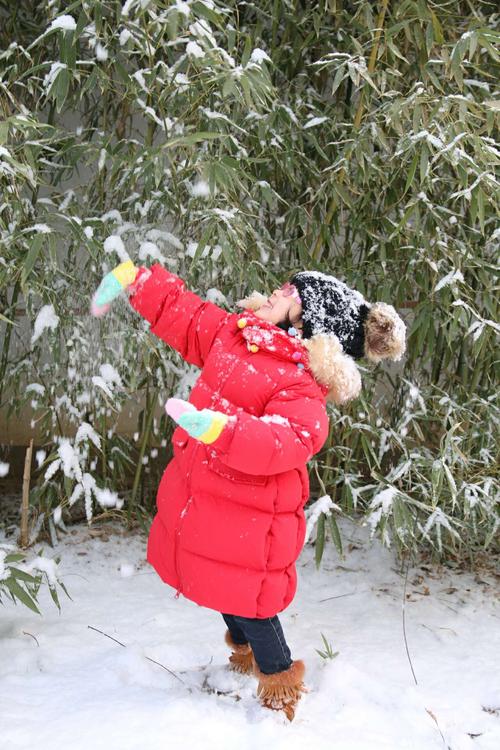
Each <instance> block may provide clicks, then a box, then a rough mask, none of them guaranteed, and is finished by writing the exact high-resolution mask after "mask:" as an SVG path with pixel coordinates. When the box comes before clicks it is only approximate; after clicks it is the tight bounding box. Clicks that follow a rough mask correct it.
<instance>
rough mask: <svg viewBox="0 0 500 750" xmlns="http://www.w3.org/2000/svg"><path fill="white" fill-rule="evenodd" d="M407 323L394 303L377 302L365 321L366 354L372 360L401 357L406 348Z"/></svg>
mask: <svg viewBox="0 0 500 750" xmlns="http://www.w3.org/2000/svg"><path fill="white" fill-rule="evenodd" d="M405 339H406V328H405V324H404V323H403V321H402V320H401V318H400V317H399V315H398V314H397V312H396V310H395V309H394V308H393V306H392V305H386V304H385V302H375V304H374V305H371V307H370V309H369V311H368V315H367V317H366V321H365V347H364V348H365V355H366V357H367V358H368V359H369V360H371V361H372V362H380V361H381V360H382V359H386V358H389V359H393V360H395V361H397V360H399V359H401V357H402V356H403V354H404V352H405V349H406V340H405Z"/></svg>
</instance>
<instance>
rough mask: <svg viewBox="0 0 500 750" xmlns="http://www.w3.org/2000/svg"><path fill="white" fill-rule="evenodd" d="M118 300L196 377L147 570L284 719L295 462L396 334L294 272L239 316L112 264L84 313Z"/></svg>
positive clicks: (389, 318)
mask: <svg viewBox="0 0 500 750" xmlns="http://www.w3.org/2000/svg"><path fill="white" fill-rule="evenodd" d="M122 288H128V292H129V295H130V302H131V304H132V307H134V308H135V310H137V312H139V313H140V314H141V315H142V316H143V317H144V318H146V320H148V321H149V322H150V324H151V328H150V330H151V332H152V333H154V334H156V335H157V336H159V337H160V338H162V339H163V340H164V341H166V342H167V343H168V344H170V346H172V347H174V348H175V349H176V350H177V351H178V352H180V354H181V355H182V356H183V358H184V359H185V360H186V361H187V362H189V363H191V364H195V365H197V366H198V367H200V368H202V371H201V374H200V377H199V378H198V380H197V382H196V384H195V386H194V388H193V390H192V392H191V394H190V397H189V404H187V402H180V403H179V400H178V399H171V400H170V401H169V402H167V410H168V412H169V413H170V414H171V415H173V416H174V417H175V418H176V420H177V421H178V423H179V427H177V429H176V430H175V432H174V434H173V438H172V442H173V453H174V457H173V459H172V461H171V462H170V463H169V464H168V466H167V467H166V469H165V472H164V474H163V477H162V479H161V482H160V486H159V488H158V495H157V507H158V513H157V515H156V516H155V518H154V520H153V524H152V526H151V531H150V535H149V541H148V552H147V558H148V561H149V562H150V563H151V564H152V565H153V567H154V568H155V569H156V570H157V572H158V573H159V575H160V576H161V578H162V580H163V581H165V582H166V583H168V584H170V585H171V586H173V587H174V588H175V589H176V591H177V594H176V596H179V594H181V593H182V594H183V595H184V596H185V597H187V598H188V599H191V600H192V601H194V602H197V603H198V604H199V605H203V606H205V607H210V608H212V609H215V610H217V611H219V612H221V613H222V616H223V618H224V621H225V623H226V625H227V632H226V635H225V640H226V643H227V644H228V646H229V647H230V648H231V649H232V655H231V656H230V657H229V662H230V668H232V669H234V670H236V671H239V672H246V673H252V672H253V674H254V675H255V676H256V677H257V678H258V688H257V694H258V696H259V697H260V700H261V703H262V704H263V705H264V706H266V707H267V708H271V709H275V710H283V711H284V712H285V714H286V716H287V717H288V719H290V720H292V719H293V716H294V713H295V707H296V704H297V701H298V700H299V699H300V696H301V693H302V692H304V690H305V688H304V684H303V678H304V671H305V668H304V663H303V662H302V661H300V660H295V661H294V660H292V658H291V653H290V649H289V647H288V645H287V643H286V641H285V637H284V635H283V630H282V628H281V625H280V622H279V619H278V616H277V614H278V613H279V612H282V611H283V610H284V609H285V608H286V607H287V606H288V605H289V604H290V602H291V601H292V599H293V597H294V595H295V590H296V585H297V577H296V570H295V561H296V560H297V558H298V556H299V554H300V551H301V549H302V546H303V542H304V536H305V521H304V512H303V506H304V504H305V503H306V502H307V500H308V498H309V482H308V475H307V469H306V463H307V462H308V461H309V460H310V459H311V458H312V456H313V455H314V454H315V453H317V452H318V451H319V450H320V448H321V447H322V445H323V443H324V442H325V440H326V438H327V435H328V417H327V412H326V408H325V405H326V401H327V400H328V399H331V400H333V401H334V402H335V403H338V404H339V403H344V402H346V401H348V400H349V399H352V398H354V397H356V396H357V395H358V393H359V390H360V387H361V378H360V375H359V371H358V368H357V367H356V364H355V362H354V360H355V359H358V358H360V357H363V356H366V357H368V358H369V359H371V360H373V361H376V362H378V361H380V360H381V359H383V358H385V357H391V358H392V359H399V358H400V356H401V354H402V353H403V351H404V347H405V328H404V324H403V322H402V320H401V318H400V317H399V316H398V315H397V313H396V311H395V310H394V308H393V307H391V306H389V305H386V304H384V303H376V304H374V305H370V304H369V303H367V302H366V301H365V300H364V298H363V296H362V295H361V294H359V292H356V291H354V290H352V289H350V288H349V287H347V286H346V285H345V284H343V283H342V282H340V281H339V280H338V279H336V278H334V277H333V276H327V275H325V274H322V273H318V272H314V271H313V272H309V271H303V272H300V273H297V274H296V275H295V276H293V278H292V279H291V282H290V283H286V284H284V286H282V287H281V288H280V289H276V290H275V291H274V292H273V293H272V295H271V296H270V297H269V298H267V297H265V296H263V295H261V294H258V293H256V292H254V293H253V294H252V295H251V297H249V298H247V299H246V300H243V301H242V302H241V303H240V305H241V306H242V307H244V312H243V313H242V314H237V313H232V314H231V313H228V312H226V311H224V310H222V309H221V308H219V307H217V306H216V305H214V304H212V303H211V302H205V301H203V300H202V299H200V297H198V296H197V295H196V294H193V293H192V292H190V291H188V290H186V288H185V286H184V283H183V281H182V280H181V279H180V278H178V277H177V276H176V275H174V274H173V273H170V272H169V271H167V270H165V269H164V268H163V267H162V266H161V265H158V264H156V265H153V266H152V268H151V269H150V270H147V269H145V268H141V269H139V270H137V269H136V268H135V266H133V264H132V262H131V261H128V262H126V263H122V264H121V265H120V266H118V267H117V269H115V270H114V271H113V272H111V274H108V276H107V277H105V279H104V280H103V282H102V284H101V286H100V287H99V290H98V292H97V293H96V296H95V297H94V313H95V314H100V313H101V312H102V311H103V310H105V309H107V305H106V306H104V307H103V306H102V305H103V303H104V302H106V301H108V302H109V301H110V300H111V299H112V298H113V297H114V296H116V294H117V292H119V290H121V289H122Z"/></svg>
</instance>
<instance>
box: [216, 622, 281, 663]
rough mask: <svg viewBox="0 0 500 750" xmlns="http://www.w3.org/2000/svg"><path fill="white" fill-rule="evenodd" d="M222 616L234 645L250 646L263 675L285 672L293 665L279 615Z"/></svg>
mask: <svg viewBox="0 0 500 750" xmlns="http://www.w3.org/2000/svg"><path fill="white" fill-rule="evenodd" d="M221 614H222V617H223V618H224V622H225V623H226V625H227V627H228V630H229V632H230V633H231V638H232V639H233V641H234V643H236V644H238V645H240V646H241V645H243V644H245V643H249V644H250V646H251V647H252V651H253V655H254V657H255V661H256V662H257V666H258V667H259V669H260V671H261V672H263V674H274V672H283V671H284V670H285V669H288V668H289V667H290V666H291V665H292V658H291V653H290V649H289V648H288V646H287V644H286V641H285V636H284V635H283V629H282V627H281V623H280V621H279V620H278V616H277V615H275V616H274V617H266V618H263V619H260V618H259V619H257V618H253V617H240V616H239V615H225V614H223V613H221Z"/></svg>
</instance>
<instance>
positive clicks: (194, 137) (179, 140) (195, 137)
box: [162, 132, 228, 148]
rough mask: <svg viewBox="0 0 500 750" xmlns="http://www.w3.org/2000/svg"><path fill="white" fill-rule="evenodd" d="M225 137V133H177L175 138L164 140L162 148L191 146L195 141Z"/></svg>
mask: <svg viewBox="0 0 500 750" xmlns="http://www.w3.org/2000/svg"><path fill="white" fill-rule="evenodd" d="M227 137H228V136H227V134H226V133H213V132H199V133H189V134H188V135H179V136H177V137H176V138H171V139H170V140H169V141H165V143H164V144H163V145H162V148H172V147H173V146H193V145H194V144H195V143H200V141H213V140H215V139H216V138H227Z"/></svg>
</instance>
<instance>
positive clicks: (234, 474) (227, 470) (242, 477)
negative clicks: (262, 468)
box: [208, 456, 268, 485]
mask: <svg viewBox="0 0 500 750" xmlns="http://www.w3.org/2000/svg"><path fill="white" fill-rule="evenodd" d="M208 467H209V469H210V471H213V472H215V474H218V475H219V476H221V477H225V478H226V479H230V480H231V481H233V482H238V483H240V484H253V485H264V484H267V480H268V477H267V476H266V475H265V474H246V473H245V472H244V471H238V469H232V468H231V467H230V466H227V464H225V463H224V462H223V461H221V460H220V458H216V457H215V456H212V457H210V458H209V460H208Z"/></svg>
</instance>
